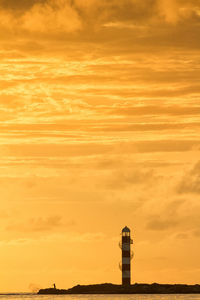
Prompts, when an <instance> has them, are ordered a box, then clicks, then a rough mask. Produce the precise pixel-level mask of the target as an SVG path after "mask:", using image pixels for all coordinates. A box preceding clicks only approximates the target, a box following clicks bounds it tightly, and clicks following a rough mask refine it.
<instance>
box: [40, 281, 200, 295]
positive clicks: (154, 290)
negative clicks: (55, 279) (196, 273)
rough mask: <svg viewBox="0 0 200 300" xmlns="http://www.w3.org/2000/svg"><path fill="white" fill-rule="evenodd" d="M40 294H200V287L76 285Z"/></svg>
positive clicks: (108, 284) (178, 285)
mask: <svg viewBox="0 0 200 300" xmlns="http://www.w3.org/2000/svg"><path fill="white" fill-rule="evenodd" d="M38 294H43V295H48V294H56V295H61V294H200V285H199V284H195V285H187V284H158V283H153V284H143V283H135V284H133V285H130V286H124V285H117V284H111V283H104V284H93V285H76V286H74V287H73V288H70V289H67V290H65V289H56V288H47V289H41V290H39V292H38Z"/></svg>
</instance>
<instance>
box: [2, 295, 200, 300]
mask: <svg viewBox="0 0 200 300" xmlns="http://www.w3.org/2000/svg"><path fill="white" fill-rule="evenodd" d="M3 299H6V300H8V299H11V300H20V299H23V300H200V294H199V295H193V294H192V295H22V294H21V295H8V294H7V295H0V300H3Z"/></svg>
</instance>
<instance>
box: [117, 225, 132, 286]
mask: <svg viewBox="0 0 200 300" xmlns="http://www.w3.org/2000/svg"><path fill="white" fill-rule="evenodd" d="M120 244H121V245H120V246H121V249H122V265H121V270H122V285H130V284H131V259H132V258H133V252H131V244H133V240H132V239H131V231H130V229H129V228H128V227H127V226H126V227H124V228H123V229H122V240H121V243H120Z"/></svg>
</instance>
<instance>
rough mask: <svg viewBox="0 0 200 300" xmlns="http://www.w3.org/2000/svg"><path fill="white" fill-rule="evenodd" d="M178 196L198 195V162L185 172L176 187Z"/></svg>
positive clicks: (199, 192)
mask: <svg viewBox="0 0 200 300" xmlns="http://www.w3.org/2000/svg"><path fill="white" fill-rule="evenodd" d="M177 192H178V193H179V194H187V193H192V194H200V161H199V162H197V163H196V165H195V166H194V167H193V168H192V170H190V171H189V172H187V173H186V174H185V175H184V176H183V178H182V180H181V181H180V183H179V184H178V186H177Z"/></svg>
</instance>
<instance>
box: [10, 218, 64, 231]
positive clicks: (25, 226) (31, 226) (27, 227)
mask: <svg viewBox="0 0 200 300" xmlns="http://www.w3.org/2000/svg"><path fill="white" fill-rule="evenodd" d="M61 220H62V218H61V217H60V216H50V217H47V218H45V217H35V218H31V219H30V220H28V222H24V223H23V222H22V223H14V224H11V225H8V226H7V227H6V229H7V230H8V231H20V232H41V231H51V230H53V229H56V228H58V227H62V226H63V224H62V222H61Z"/></svg>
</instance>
